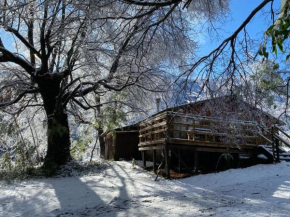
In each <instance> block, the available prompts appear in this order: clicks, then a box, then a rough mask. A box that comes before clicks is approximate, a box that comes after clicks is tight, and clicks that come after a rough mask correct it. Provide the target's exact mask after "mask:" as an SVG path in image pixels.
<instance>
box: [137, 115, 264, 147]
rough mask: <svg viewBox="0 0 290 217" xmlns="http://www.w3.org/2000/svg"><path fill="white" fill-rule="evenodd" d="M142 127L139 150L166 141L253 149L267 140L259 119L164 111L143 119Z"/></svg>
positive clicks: (177, 143) (179, 143)
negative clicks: (259, 132) (261, 130)
mask: <svg viewBox="0 0 290 217" xmlns="http://www.w3.org/2000/svg"><path fill="white" fill-rule="evenodd" d="M139 126H140V130H139V145H138V146H139V150H145V149H144V147H148V148H149V147H150V146H151V147H152V146H154V145H159V146H160V145H165V144H172V145H188V146H199V147H207V148H226V149H228V150H231V149H254V148H256V147H257V146H258V145H260V144H262V143H263V142H264V140H263V139H262V138H261V137H260V136H259V134H258V128H257V124H256V122H252V121H244V122H243V121H237V120H223V119H218V118H212V117H204V116H197V115H189V114H180V113H176V112H168V111H165V112H163V113H161V114H159V115H158V116H157V117H152V118H149V119H147V120H145V121H143V122H141V123H140V125H139ZM265 136H267V137H268V136H269V135H265ZM146 149H147V148H146ZM147 150H149V149H147ZM151 150H152V149H151Z"/></svg>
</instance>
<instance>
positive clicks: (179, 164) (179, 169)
mask: <svg viewBox="0 0 290 217" xmlns="http://www.w3.org/2000/svg"><path fill="white" fill-rule="evenodd" d="M180 161H181V160H180V149H178V171H179V172H181V162H180Z"/></svg>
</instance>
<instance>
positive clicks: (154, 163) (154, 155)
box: [153, 150, 156, 173]
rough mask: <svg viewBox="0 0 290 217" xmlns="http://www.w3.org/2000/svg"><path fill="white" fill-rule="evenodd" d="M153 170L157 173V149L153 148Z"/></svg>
mask: <svg viewBox="0 0 290 217" xmlns="http://www.w3.org/2000/svg"><path fill="white" fill-rule="evenodd" d="M153 171H154V173H156V150H153Z"/></svg>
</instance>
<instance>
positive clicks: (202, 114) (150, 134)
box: [105, 96, 290, 178]
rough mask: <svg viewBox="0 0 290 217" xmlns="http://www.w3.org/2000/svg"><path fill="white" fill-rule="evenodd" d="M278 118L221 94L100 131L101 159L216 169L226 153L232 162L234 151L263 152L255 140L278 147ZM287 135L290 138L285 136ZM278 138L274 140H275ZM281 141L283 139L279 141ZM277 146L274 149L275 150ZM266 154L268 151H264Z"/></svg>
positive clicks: (173, 167)
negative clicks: (102, 138) (103, 140)
mask: <svg viewBox="0 0 290 217" xmlns="http://www.w3.org/2000/svg"><path fill="white" fill-rule="evenodd" d="M283 124H284V123H283V122H281V121H279V120H278V119H276V118H274V117H273V116H271V115H269V114H267V113H265V112H263V111H261V110H260V109H257V108H255V107H253V106H251V105H250V104H248V103H246V102H245V101H243V100H240V99H238V98H237V97H230V96H224V97H219V98H215V99H209V100H203V101H198V102H195V103H189V104H186V105H181V106H176V107H173V108H169V109H166V110H163V111H161V112H158V113H156V114H155V115H152V116H150V117H148V118H146V119H145V120H143V121H141V122H139V123H137V124H135V125H131V126H127V127H124V128H123V129H117V130H116V136H115V137H113V135H112V134H107V135H106V149H105V150H106V156H105V157H106V159H114V160H119V159H128V160H130V159H132V158H135V159H137V160H138V159H141V153H142V159H143V166H144V167H146V160H150V161H153V170H154V172H156V171H157V166H159V167H162V166H163V165H165V170H166V176H167V178H169V177H170V170H177V171H182V170H187V171H189V170H190V171H195V172H196V173H198V171H199V169H200V168H202V167H204V168H205V167H206V168H209V170H210V169H212V170H213V169H216V168H217V165H218V164H219V162H220V161H221V159H222V158H221V156H222V155H225V154H230V156H231V157H232V158H233V160H232V163H233V164H235V165H236V166H237V164H238V158H239V155H247V156H255V155H257V154H258V153H260V152H263V151H265V152H266V151H267V150H266V149H264V148H261V147H263V146H261V145H265V144H268V145H272V152H273V153H272V154H271V153H270V154H269V151H267V153H266V155H267V154H268V156H269V157H271V156H272V157H273V160H274V158H277V157H278V158H279V154H278V151H277V155H278V156H277V155H276V157H275V153H274V151H275V149H274V145H276V146H277V147H279V144H280V143H281V141H282V140H281V139H279V141H278V138H280V137H279V135H278V131H281V129H280V128H278V127H275V128H274V127H273V126H277V125H283ZM289 138H290V137H289ZM278 143H279V144H278ZM284 143H285V141H284ZM277 150H278V149H277ZM270 155H271V156H270Z"/></svg>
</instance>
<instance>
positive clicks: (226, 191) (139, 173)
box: [0, 162, 290, 217]
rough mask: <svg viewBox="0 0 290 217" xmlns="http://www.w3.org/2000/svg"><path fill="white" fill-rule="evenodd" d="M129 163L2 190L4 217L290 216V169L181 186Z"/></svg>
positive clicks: (236, 173) (235, 173)
mask: <svg viewBox="0 0 290 217" xmlns="http://www.w3.org/2000/svg"><path fill="white" fill-rule="evenodd" d="M154 178H155V176H154V175H153V174H151V173H150V172H146V171H144V170H142V169H141V168H136V169H133V168H132V165H131V163H130V162H110V163H108V167H107V169H104V170H102V171H100V173H95V174H94V175H89V176H82V177H66V178H49V179H37V180H29V181H24V182H20V183H16V184H13V185H5V186H1V187H0V192H1V193H0V216H3V217H4V216H7V217H8V216H9V217H12V216H27V217H32V216H66V217H68V216H247V217H248V216H259V217H260V216H289V215H290V163H286V162H283V163H279V164H277V165H257V166H253V167H250V168H246V169H235V170H228V171H224V172H221V173H217V174H208V175H198V176H195V177H190V178H186V179H180V180H164V179H159V181H156V182H155V181H154Z"/></svg>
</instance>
